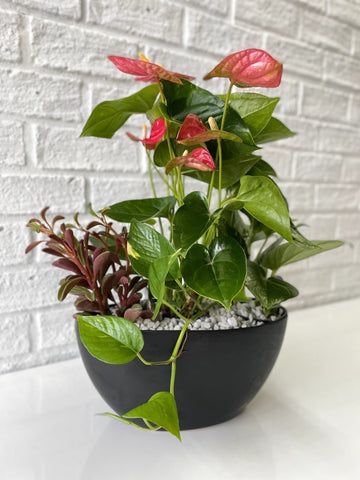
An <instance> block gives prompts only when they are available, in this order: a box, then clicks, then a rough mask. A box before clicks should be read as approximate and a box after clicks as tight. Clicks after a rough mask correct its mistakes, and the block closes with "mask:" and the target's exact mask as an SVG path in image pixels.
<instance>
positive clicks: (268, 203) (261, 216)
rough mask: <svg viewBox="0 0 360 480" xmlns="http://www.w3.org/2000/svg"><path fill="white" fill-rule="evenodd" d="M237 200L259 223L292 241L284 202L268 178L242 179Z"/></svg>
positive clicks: (275, 186)
mask: <svg viewBox="0 0 360 480" xmlns="http://www.w3.org/2000/svg"><path fill="white" fill-rule="evenodd" d="M237 199H238V200H239V201H240V202H242V203H243V204H244V209H245V210H246V211H247V212H248V213H250V215H252V216H253V217H254V218H256V219H257V220H258V221H259V222H261V223H263V224H264V225H266V226H267V227H269V228H271V229H272V230H274V231H275V232H277V233H279V234H280V235H281V236H282V237H283V238H285V239H286V240H288V241H291V240H292V237H291V229H290V217H289V210H288V207H287V203H286V200H285V199H284V197H283V195H282V193H281V192H280V190H279V188H278V187H277V185H276V184H275V183H274V182H273V181H272V180H271V179H270V178H268V177H262V176H260V177H253V176H244V177H242V178H241V181H240V190H239V193H238V195H237Z"/></svg>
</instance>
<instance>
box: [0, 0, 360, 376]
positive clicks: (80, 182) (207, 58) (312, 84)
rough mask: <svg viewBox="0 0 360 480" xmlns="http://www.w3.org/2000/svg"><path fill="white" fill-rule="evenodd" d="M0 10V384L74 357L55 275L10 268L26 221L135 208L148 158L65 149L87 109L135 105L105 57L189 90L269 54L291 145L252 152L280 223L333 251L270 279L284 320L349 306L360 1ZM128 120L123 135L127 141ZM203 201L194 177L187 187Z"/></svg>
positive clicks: (108, 146) (134, 148)
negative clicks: (144, 65) (168, 75)
mask: <svg viewBox="0 0 360 480" xmlns="http://www.w3.org/2000/svg"><path fill="white" fill-rule="evenodd" d="M0 3H1V8H0V83H1V89H0V191H1V195H0V313H1V318H2V321H1V322H0V373H1V372H8V371H11V370H16V369H21V368H26V367H30V366H34V365H40V364H44V363H47V362H51V361H58V360H63V359H65V358H70V357H73V356H75V355H76V354H77V347H76V344H75V338H74V331H73V320H72V312H73V309H72V306H71V304H70V301H66V302H65V304H64V305H59V304H58V302H57V299H56V291H57V284H58V281H59V279H60V277H61V272H59V271H55V270H54V269H53V268H51V266H50V260H49V258H44V255H42V254H41V253H40V252H39V253H38V252H35V253H32V254H30V255H28V256H26V257H25V256H24V254H23V252H24V249H25V246H26V244H27V243H28V242H29V241H31V239H32V238H33V236H32V235H31V234H30V232H29V231H27V229H25V224H26V221H27V219H28V218H29V216H30V215H33V214H36V213H38V212H39V211H40V210H41V208H42V207H44V206H45V205H51V207H52V212H54V213H55V212H56V213H65V214H71V213H72V212H74V211H76V210H78V211H80V212H83V213H85V207H86V204H87V203H89V202H91V203H93V205H94V207H95V208H101V207H104V206H105V205H108V204H110V203H114V202H117V201H120V200H123V199H126V198H137V197H146V196H149V195H150V188H149V185H148V181H147V177H146V168H145V166H146V160H145V158H144V154H143V152H142V151H141V148H140V147H139V145H137V144H134V143H133V142H131V141H130V140H129V139H128V138H127V137H126V136H125V135H124V131H122V132H120V133H118V134H116V135H115V136H114V138H113V139H112V140H104V139H96V138H79V133H80V131H81V127H82V123H83V122H84V120H85V119H86V118H87V116H88V115H89V113H90V111H91V109H92V108H93V107H94V106H95V105H96V104H97V103H99V102H100V101H103V100H108V99H116V98H121V97H123V96H127V95H129V94H130V93H133V92H134V91H136V90H137V89H138V88H139V84H138V83H137V82H134V81H133V80H132V79H131V78H129V77H127V76H125V75H123V74H121V73H119V72H118V71H117V70H116V68H115V67H114V66H113V65H112V64H111V63H110V62H108V61H107V60H106V55H108V54H119V55H127V56H135V55H136V54H137V52H138V51H139V50H140V51H144V52H145V53H146V54H147V55H148V56H149V57H150V58H151V59H153V60H154V61H156V62H159V63H161V64H163V65H165V66H167V67H169V68H171V69H174V70H178V71H183V72H188V73H189V74H192V75H195V76H196V77H197V79H198V81H199V83H200V84H201V85H202V86H205V87H206V88H209V89H213V90H214V91H219V92H220V91H222V90H223V87H224V86H225V85H226V81H225V80H223V79H220V80H212V81H210V82H204V81H202V76H203V74H204V73H206V72H207V71H209V70H210V69H211V68H212V67H213V66H214V64H215V63H216V62H217V61H218V60H220V59H221V57H222V56H224V55H226V54H228V53H230V52H233V51H236V50H240V49H243V48H249V47H259V48H265V49H267V50H268V51H269V52H270V53H271V54H273V55H274V56H275V57H278V58H279V59H280V60H281V61H282V62H283V63H284V76H283V82H282V85H281V87H280V88H279V89H277V90H265V91H263V92H262V93H265V94H267V95H271V96H280V97H281V99H282V102H281V103H280V105H279V107H278V117H279V118H280V119H282V120H284V121H285V122H286V123H287V124H288V125H289V126H290V128H292V129H293V130H294V131H296V132H298V135H297V136H296V137H293V138H291V139H288V140H286V141H282V142H279V143H278V144H274V145H265V146H264V149H263V152H262V153H263V155H264V158H265V159H266V160H267V161H269V163H270V164H272V165H273V166H274V168H275V169H276V171H277V173H278V176H279V181H280V186H281V188H282V189H283V191H284V193H285V194H286V195H287V196H288V199H289V204H290V207H291V209H292V212H293V216H294V218H296V220H297V221H298V222H303V223H305V224H307V225H309V227H308V228H307V234H308V236H309V237H310V238H317V239H321V238H344V239H345V240H348V243H349V245H347V246H346V247H344V248H343V249H342V250H341V251H340V250H337V251H336V252H329V253H327V254H326V255H323V256H322V257H320V256H319V257H317V258H313V259H309V260H307V261H305V262H304V263H299V264H294V265H292V266H289V268H287V270H285V271H284V275H285V276H287V275H289V276H288V277H287V278H288V279H289V281H292V282H293V283H294V284H295V285H296V286H297V287H298V288H299V290H300V291H301V296H300V297H299V298H298V299H295V300H294V301H293V302H291V303H290V304H289V306H290V308H295V307H304V306H309V305H313V304H320V303H324V302H329V301H335V300H339V299H345V298H348V297H351V296H355V295H360V276H359V275H360V274H359V272H360V269H359V266H360V157H359V147H360V20H359V18H360V4H359V2H358V1H355V0H293V1H287V0H277V1H266V0H224V1H218V2H214V1H212V0H183V1H181V0H118V1H113V0H62V1H57V0H46V1H43V0H13V1H9V0H3V1H2V2H0ZM143 121H144V120H143V118H141V117H140V116H137V117H135V116H134V117H133V118H131V119H130V120H129V122H128V125H127V126H126V130H128V131H132V132H133V133H136V134H139V133H140V127H141V126H142V123H143ZM190 186H191V188H198V189H199V190H201V189H203V185H201V186H198V187H197V185H196V182H195V181H190V180H189V181H188V188H189V187H190Z"/></svg>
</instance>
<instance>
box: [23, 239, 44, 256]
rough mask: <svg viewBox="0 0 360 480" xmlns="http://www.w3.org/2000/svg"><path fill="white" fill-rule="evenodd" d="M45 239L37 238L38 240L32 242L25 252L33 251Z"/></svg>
mask: <svg viewBox="0 0 360 480" xmlns="http://www.w3.org/2000/svg"><path fill="white" fill-rule="evenodd" d="M43 242H44V240H37V241H36V242H31V243H30V244H29V245H28V246H27V247H26V249H25V254H26V253H29V252H31V250H33V249H34V248H35V247H37V246H38V245H39V244H40V243H43Z"/></svg>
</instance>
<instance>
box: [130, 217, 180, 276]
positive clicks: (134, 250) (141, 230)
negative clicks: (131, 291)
mask: <svg viewBox="0 0 360 480" xmlns="http://www.w3.org/2000/svg"><path fill="white" fill-rule="evenodd" d="M129 247H130V248H129V254H130V257H131V262H132V266H133V267H134V269H135V271H136V272H137V273H139V274H140V275H142V276H144V277H146V278H149V268H150V265H151V263H152V262H153V261H154V260H156V259H157V258H160V257H166V256H168V255H170V256H171V255H172V254H173V253H174V252H175V249H174V247H173V246H172V245H171V243H170V242H169V241H168V240H167V239H166V238H165V237H164V236H163V235H161V233H159V232H158V231H156V230H155V229H154V228H152V227H150V225H147V224H146V223H142V222H138V221H134V222H132V223H131V226H130V232H129ZM170 274H171V276H172V277H174V278H177V277H178V276H179V274H180V271H179V266H178V264H177V262H176V263H174V264H173V265H172V267H171V268H170Z"/></svg>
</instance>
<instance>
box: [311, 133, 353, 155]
mask: <svg viewBox="0 0 360 480" xmlns="http://www.w3.org/2000/svg"><path fill="white" fill-rule="evenodd" d="M359 146H360V130H359V131H355V130H345V129H341V128H336V127H329V126H321V127H320V128H319V148H320V150H322V151H324V152H333V153H337V152H345V153H350V154H354V155H357V154H358V153H359Z"/></svg>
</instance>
